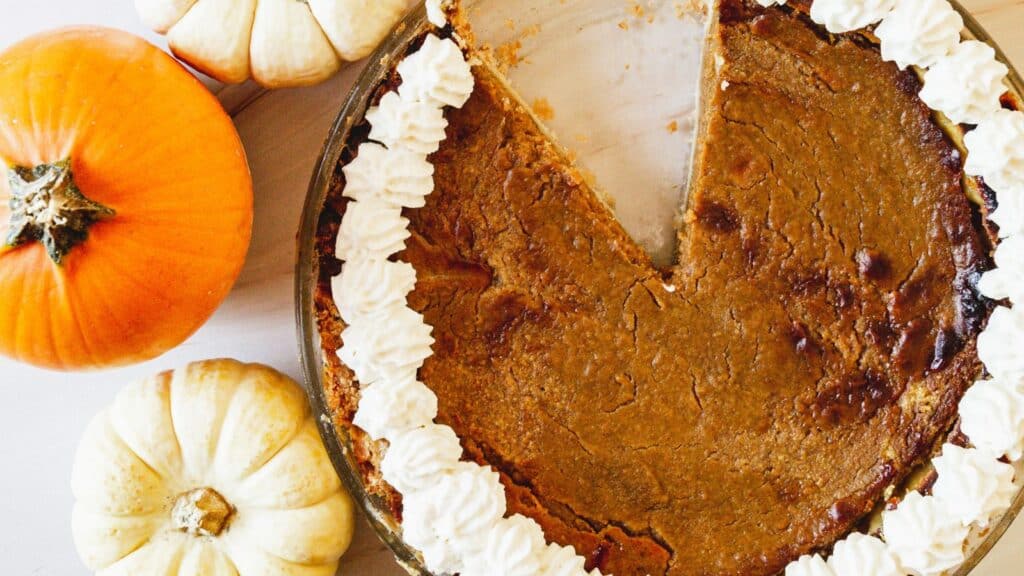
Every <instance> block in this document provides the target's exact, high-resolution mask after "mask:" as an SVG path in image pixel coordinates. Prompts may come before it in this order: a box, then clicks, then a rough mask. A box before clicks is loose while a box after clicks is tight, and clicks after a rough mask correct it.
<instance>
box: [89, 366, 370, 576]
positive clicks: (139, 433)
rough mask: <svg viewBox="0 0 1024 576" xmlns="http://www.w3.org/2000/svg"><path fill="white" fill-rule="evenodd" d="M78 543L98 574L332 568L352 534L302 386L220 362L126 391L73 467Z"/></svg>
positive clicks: (313, 572) (215, 574) (190, 575)
mask: <svg viewBox="0 0 1024 576" xmlns="http://www.w3.org/2000/svg"><path fill="white" fill-rule="evenodd" d="M72 489H73V491H74V496H75V499H76V503H75V508H74V513H73V515H72V528H73V532H74V537H75V544H76V546H77V548H78V551H79V554H80V555H81V557H82V559H83V560H84V561H85V563H86V564H87V565H88V566H89V568H90V569H92V570H94V571H96V572H97V574H99V575H101V576H122V575H123V576H239V575H241V576H292V575H295V576H334V574H335V572H336V571H337V567H338V560H339V559H340V558H341V556H342V554H344V553H345V550H346V549H347V548H348V546H349V543H350V541H351V538H352V530H353V516H352V501H351V499H350V498H349V497H348V495H347V494H346V493H345V492H344V491H343V490H342V488H341V484H340V482H339V480H338V476H337V474H336V473H335V471H334V469H333V468H332V466H331V462H330V460H329V458H328V456H327V452H326V450H325V449H324V446H323V443H322V442H321V440H320V436H319V434H318V433H317V428H316V424H315V422H314V420H313V418H312V416H311V414H310V410H309V408H308V404H307V402H306V397H305V395H304V394H303V392H302V390H301V389H300V388H299V386H298V385H297V384H296V383H295V382H293V381H292V380H290V379H288V378H287V377H285V376H283V375H281V374H279V373H278V372H276V371H274V370H272V369H270V368H267V367H264V366H258V365H245V364H240V363H238V362H234V361H228V360H216V361H210V362H202V363H197V364H193V365H190V366H188V367H186V368H184V369H182V370H178V371H176V372H167V373H163V374H160V375H157V376H155V377H153V378H150V379H148V380H145V381H142V382H138V383H136V384H133V385H131V386H129V387H128V388H126V389H125V390H124V391H123V392H122V393H121V394H120V395H119V396H118V398H117V400H116V401H115V402H114V404H113V406H111V407H110V408H108V409H107V410H105V411H104V412H102V413H101V414H99V415H98V416H97V417H96V418H95V419H94V420H93V421H92V423H91V424H90V425H89V428H88V429H87V431H86V432H85V436H84V437H83V439H82V442H81V444H80V446H79V448H78V454H77V456H76V458H75V464H74V470H73V472H72Z"/></svg>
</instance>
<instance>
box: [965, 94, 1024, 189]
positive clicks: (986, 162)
mask: <svg viewBox="0 0 1024 576" xmlns="http://www.w3.org/2000/svg"><path fill="white" fill-rule="evenodd" d="M964 145H965V146H966V147H967V161H966V163H965V164H964V171H965V172H967V173H968V174H972V175H974V176H981V177H982V178H984V179H985V184H987V185H989V186H990V187H992V189H994V190H995V191H996V192H1004V191H1005V192H1009V191H1019V190H1021V189H1022V188H1024V112H1014V111H1011V110H1005V109H999V110H996V111H995V112H994V113H993V114H992V115H991V116H989V117H988V118H986V119H984V120H983V121H982V122H981V123H980V124H978V127H977V128H975V129H974V130H971V131H970V132H968V133H967V134H966V135H965V136H964Z"/></svg>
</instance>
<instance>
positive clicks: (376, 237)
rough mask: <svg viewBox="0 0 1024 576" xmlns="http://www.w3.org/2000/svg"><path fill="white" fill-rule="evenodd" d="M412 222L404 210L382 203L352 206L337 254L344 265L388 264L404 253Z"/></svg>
mask: <svg viewBox="0 0 1024 576" xmlns="http://www.w3.org/2000/svg"><path fill="white" fill-rule="evenodd" d="M410 235H411V234H410V233H409V221H408V220H406V219H405V218H403V217H402V209H401V208H398V207H396V206H389V205H387V204H384V203H381V202H349V204H348V207H347V208H346V209H345V215H344V216H343V217H342V218H341V228H340V229H339V230H338V244H337V248H336V250H335V254H336V255H337V256H338V258H340V259H341V260H344V261H345V262H353V261H355V260H364V259H365V260H386V259H388V258H390V257H391V256H393V255H395V254H397V253H399V252H401V251H402V250H404V249H405V241H406V240H407V239H408V238H409V236H410Z"/></svg>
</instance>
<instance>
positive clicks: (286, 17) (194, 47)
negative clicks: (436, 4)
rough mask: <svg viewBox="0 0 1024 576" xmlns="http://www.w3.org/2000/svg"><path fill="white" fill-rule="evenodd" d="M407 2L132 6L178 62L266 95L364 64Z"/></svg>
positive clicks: (140, 2) (146, 1)
mask: <svg viewBox="0 0 1024 576" xmlns="http://www.w3.org/2000/svg"><path fill="white" fill-rule="evenodd" d="M408 5H409V2H408V0H135V6H136V9H137V10H138V12H139V15H140V16H141V17H142V20H143V22H145V24H146V25H147V26H149V27H150V28H152V29H153V30H156V31H157V32H159V33H161V34H166V35H167V40H168V43H169V44H170V46H171V50H172V51H173V52H174V54H175V55H176V56H178V57H179V58H181V59H182V60H184V61H185V62H188V63H189V64H191V65H192V66H193V67H194V68H196V69H197V70H200V71H202V72H204V73H206V74H209V75H210V76H212V77H214V78H216V79H218V80H220V81H222V82H228V83H238V82H244V81H245V80H247V79H248V78H249V77H250V76H251V77H252V78H254V79H255V80H256V81H257V82H259V83H260V84H262V85H264V86H267V87H270V88H281V87H286V86H306V85H310V84H316V83H319V82H322V81H324V80H326V79H327V78H329V77H331V76H332V75H333V74H334V73H335V72H337V71H338V69H339V68H340V67H341V64H342V62H343V61H354V60H359V59H361V58H365V57H366V56H368V55H369V54H370V52H372V51H373V49H374V48H375V47H376V46H377V44H379V43H380V41H381V40H382V39H383V38H384V36H386V35H387V33H388V32H389V31H390V30H391V28H392V27H393V26H394V25H395V23H397V22H398V20H399V18H400V17H401V16H402V13H403V12H404V11H405V9H406V8H407V7H408Z"/></svg>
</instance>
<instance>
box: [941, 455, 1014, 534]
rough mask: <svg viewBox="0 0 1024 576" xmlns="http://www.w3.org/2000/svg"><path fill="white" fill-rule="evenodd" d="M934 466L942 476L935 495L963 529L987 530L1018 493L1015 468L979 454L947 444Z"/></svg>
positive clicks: (989, 456)
mask: <svg viewBox="0 0 1024 576" xmlns="http://www.w3.org/2000/svg"><path fill="white" fill-rule="evenodd" d="M932 464H934V465H935V471H936V472H937V473H938V475H939V478H938V480H937V481H936V482H935V486H934V487H933V488H932V494H933V495H934V496H935V498H936V500H938V501H939V502H941V503H942V504H943V505H945V506H946V508H947V509H949V511H950V512H951V513H952V514H953V515H954V516H956V517H957V518H959V519H960V522H961V523H962V524H963V525H964V526H970V525H972V524H977V525H978V526H980V527H982V528H987V527H988V525H989V522H990V521H991V520H992V518H994V517H995V516H996V515H997V514H1001V513H1002V512H1004V511H1005V510H1006V509H1007V508H1009V507H1010V503H1011V502H1013V497H1014V495H1016V493H1017V489H1016V487H1015V486H1014V485H1013V474H1014V472H1013V466H1010V465H1009V464H1004V463H1003V462H1000V461H998V460H996V459H995V458H993V457H992V456H991V455H990V454H986V453H984V452H981V451H979V450H974V449H967V448H961V447H960V446H956V445H954V444H946V445H945V446H943V447H942V456H939V457H938V458H936V459H934V460H932Z"/></svg>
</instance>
